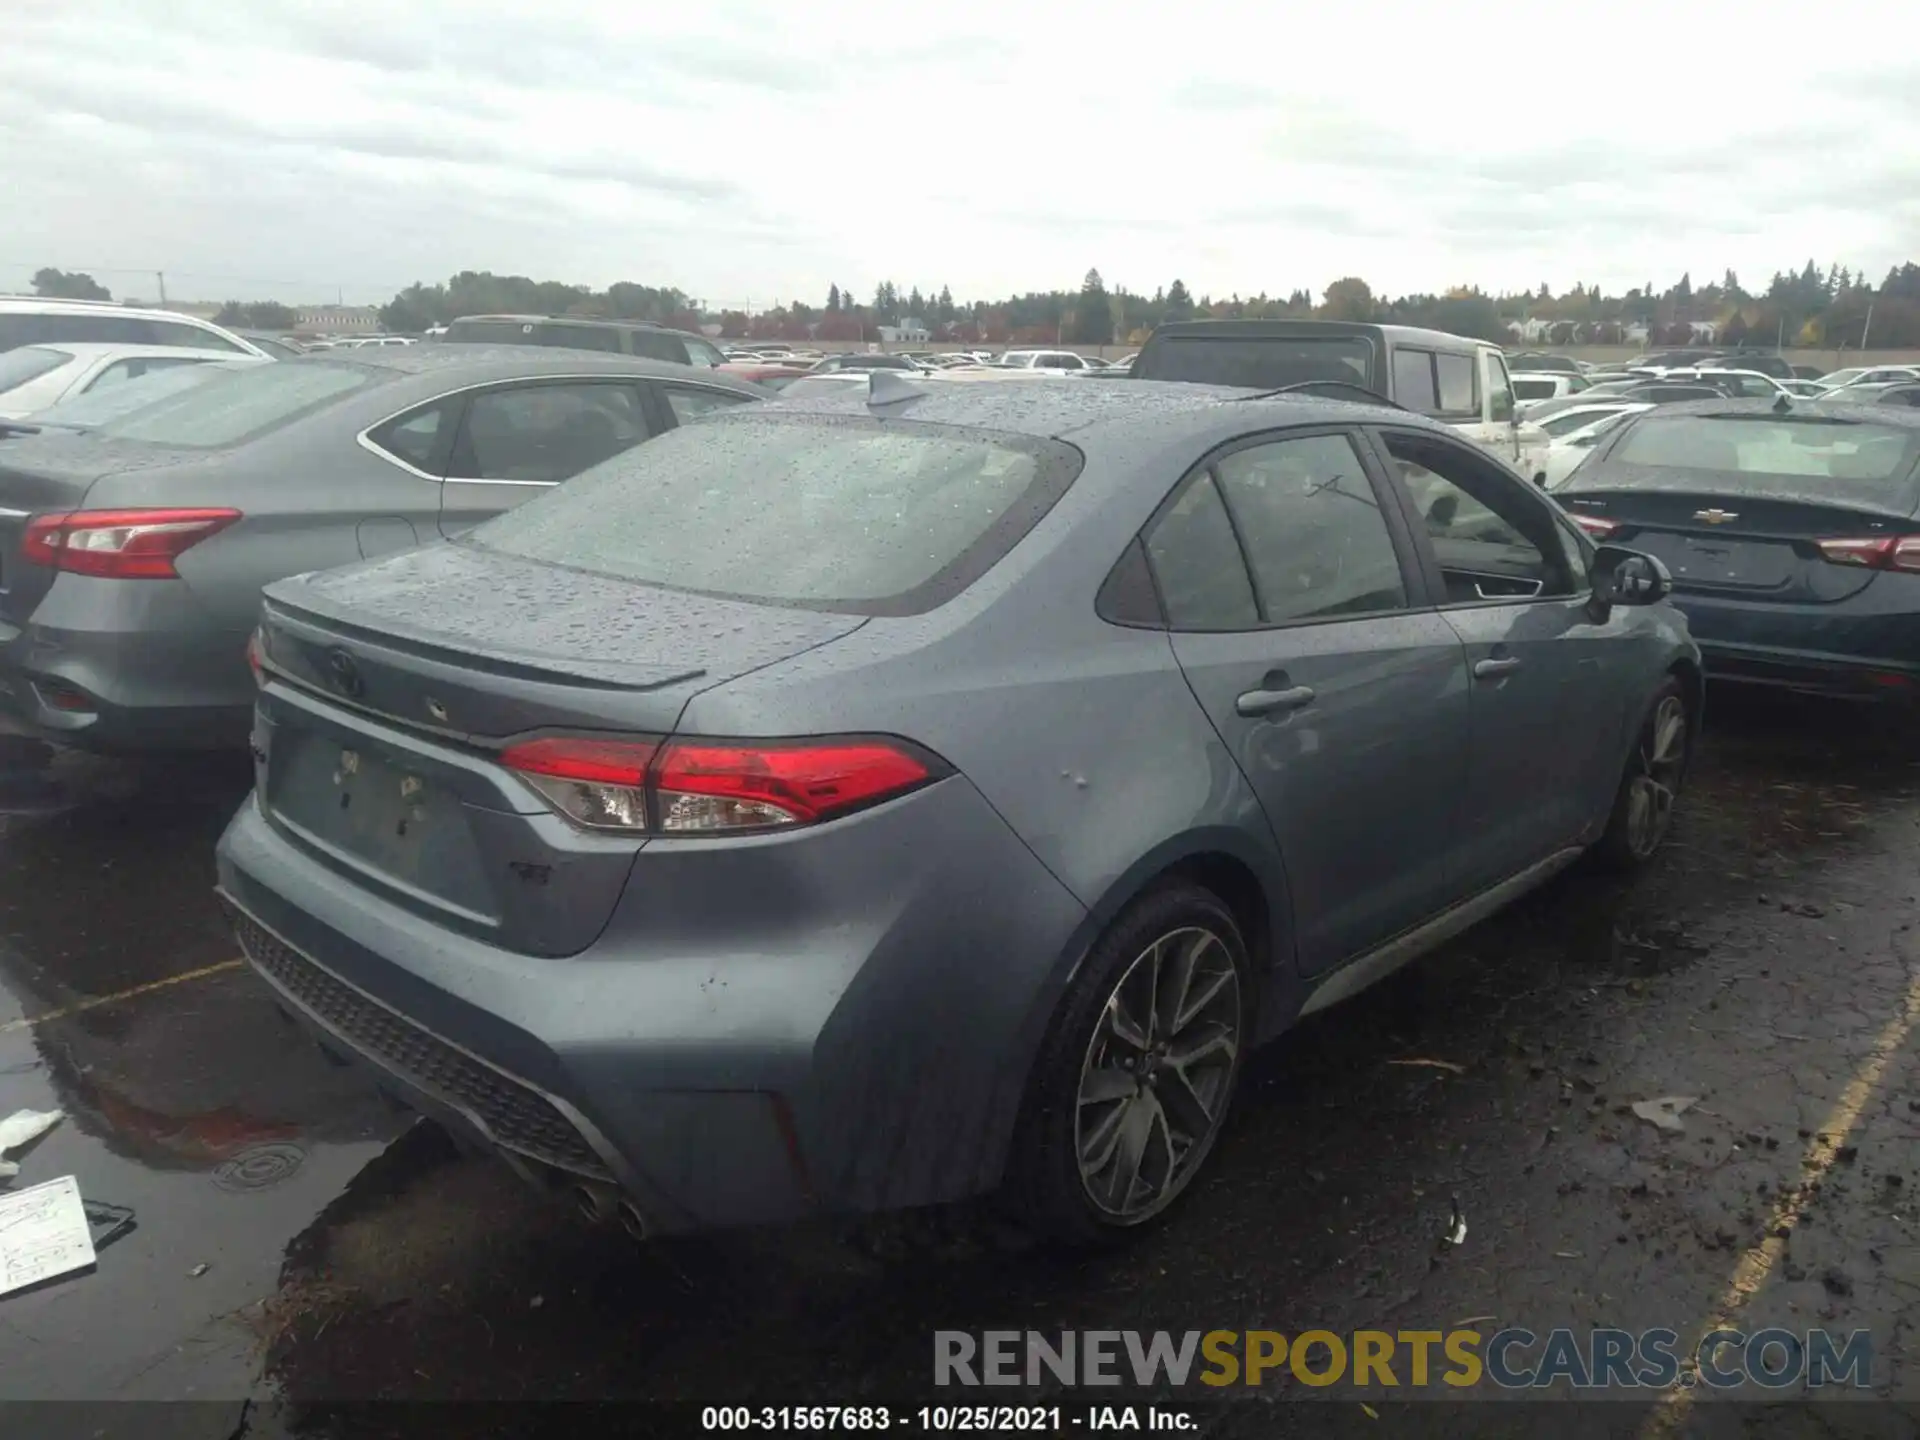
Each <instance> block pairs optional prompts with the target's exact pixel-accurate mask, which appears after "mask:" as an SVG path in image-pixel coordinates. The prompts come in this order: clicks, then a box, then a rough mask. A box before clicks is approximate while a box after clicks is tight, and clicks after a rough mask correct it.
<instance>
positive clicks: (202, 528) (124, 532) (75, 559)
mask: <svg viewBox="0 0 1920 1440" xmlns="http://www.w3.org/2000/svg"><path fill="white" fill-rule="evenodd" d="M238 519H240V512H239V511H238V510H177V509H158V508H155V509H141V510H73V511H69V512H66V513H63V514H54V515H36V516H34V517H33V519H31V520H29V521H28V522H27V529H26V534H25V536H24V537H23V538H22V540H21V559H23V560H24V561H26V563H28V564H29V565H45V566H47V567H48V568H50V569H54V570H63V571H65V572H67V573H68V574H70V575H92V576H94V577H96V578H98V579H102V580H177V579H179V578H180V572H179V571H178V570H177V569H175V568H174V561H175V560H177V559H179V558H180V556H181V555H182V554H184V553H185V552H186V551H188V550H190V549H192V548H193V547H194V546H195V545H198V544H199V543H200V542H201V541H202V540H205V539H207V538H208V537H209V536H212V535H216V534H218V533H219V532H220V531H222V530H224V529H226V528H227V527H228V526H229V525H231V524H233V523H234V522H235V521H236V520H238Z"/></svg>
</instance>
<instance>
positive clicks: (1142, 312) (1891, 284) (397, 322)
mask: <svg viewBox="0 0 1920 1440" xmlns="http://www.w3.org/2000/svg"><path fill="white" fill-rule="evenodd" d="M33 287H34V293H35V294H38V295H45V296H51V297H58V298H67V299H82V300H111V299H112V298H113V297H112V295H111V293H110V292H109V291H108V290H107V288H106V287H105V286H104V285H101V284H100V283H99V282H98V281H96V280H95V279H94V278H93V276H91V275H88V274H86V273H84V272H82V271H65V270H58V269H54V268H52V267H48V268H45V269H42V270H40V271H38V272H36V273H35V275H34V277H33ZM484 314H533V315H580V316H590V317H598V318H602V319H615V320H650V321H655V322H657V323H659V324H663V325H671V326H674V327H676V328H679V329H687V330H692V329H698V328H700V327H701V326H702V325H714V324H717V325H718V326H719V327H720V333H721V335H722V336H724V337H726V338H728V339H744V340H776V339H777V340H790V341H799V340H815V341H827V342H830V343H849V342H853V343H858V342H860V341H863V340H874V339H877V338H879V335H878V332H879V329H880V328H881V327H883V326H885V327H901V328H905V327H908V326H909V325H912V324H916V323H917V324H918V325H919V326H923V327H924V328H925V329H926V331H927V332H928V334H929V337H930V338H932V339H935V340H943V341H950V342H955V343H960V344H968V343H973V344H994V345H1005V344H1052V343H1067V344H1077V345H1110V344H1123V345H1125V344H1135V345H1137V344H1139V343H1140V342H1141V341H1142V340H1144V339H1145V338H1146V336H1147V334H1148V332H1150V331H1151V330H1152V329H1153V328H1154V327H1155V326H1157V325H1160V324H1162V323H1164V322H1166V321H1169V320H1186V319H1207V318H1215V319H1248V320H1259V319H1282V318H1307V317H1318V318H1322V319H1332V320H1375V321H1384V322H1391V323H1395V324H1402V325H1421V326H1426V327H1429V328H1432V329H1436V330H1447V331H1451V332H1453V333H1454V334H1457V335H1472V336H1477V337H1479V338H1482V339H1487V340H1494V341H1497V342H1500V343H1503V344H1504V343H1508V342H1511V341H1512V340H1514V338H1515V334H1514V327H1515V326H1516V325H1524V324H1528V323H1531V324H1532V326H1533V329H1534V332H1535V333H1536V335H1537V337H1538V339H1539V340H1542V341H1545V342H1546V343H1559V344H1566V343H1573V342H1585V343H1591V344H1608V343H1620V342H1622V341H1627V340H1631V339H1644V340H1645V341H1646V342H1647V343H1649V344H1662V343H1684V342H1685V341H1686V340H1687V339H1688V338H1689V337H1690V336H1691V334H1692V327H1693V326H1694V325H1695V324H1697V323H1700V322H1708V323H1711V324H1712V325H1713V326H1714V327H1715V333H1716V336H1717V338H1718V340H1719V341H1720V342H1721V343H1727V344H1739V343H1749V344H1766V345H1772V344H1774V343H1776V342H1779V343H1783V344H1786V345H1789V346H1803V347H1811V348H1825V349H1840V348H1849V349H1859V348H1862V347H1863V346H1865V347H1872V348H1906V347H1920V265H1917V264H1914V263H1913V262H1911V261H1909V262H1908V263H1906V264H1904V265H1896V266H1894V267H1893V268H1892V269H1890V270H1889V271H1888V272H1887V274H1886V277H1885V278H1884V279H1883V280H1881V281H1880V283H1879V284H1878V285H1875V284H1874V283H1873V282H1872V281H1871V280H1869V279H1868V277H1867V276H1866V275H1865V274H1864V273H1861V272H1856V271H1852V270H1849V269H1848V268H1847V267H1846V266H1844V265H1830V266H1828V267H1827V268H1826V269H1825V270H1822V269H1821V268H1820V267H1819V266H1818V265H1816V264H1815V263H1814V262H1813V261H1812V260H1809V261H1807V262H1806V264H1805V265H1804V266H1802V267H1801V268H1800V269H1799V270H1797V271H1796V270H1782V271H1776V272H1775V273H1774V275H1773V277H1772V279H1771V280H1770V281H1769V282H1768V284H1767V286H1766V288H1765V289H1764V290H1757V291H1749V290H1747V289H1746V288H1745V287H1744V286H1742V285H1741V283H1740V279H1739V277H1738V276H1737V275H1735V274H1734V272H1733V271H1731V270H1728V271H1727V272H1726V273H1725V274H1724V275H1723V276H1722V277H1721V278H1720V279H1719V280H1717V281H1709V282H1708V283H1706V284H1704V285H1699V286H1695V285H1694V283H1693V279H1692V276H1691V275H1690V274H1687V275H1682V276H1681V277H1680V278H1679V280H1678V281H1676V282H1675V283H1674V284H1672V285H1669V286H1667V287H1666V288H1665V289H1664V290H1662V289H1657V288H1656V287H1655V286H1654V284H1653V283H1652V282H1651V281H1649V282H1648V283H1647V284H1645V285H1641V286H1636V287H1634V288H1633V289H1630V290H1628V291H1627V292H1626V293H1625V294H1623V295H1608V294H1605V293H1604V292H1603V291H1602V290H1601V288H1600V287H1599V286H1598V285H1587V284H1576V285H1574V286H1573V288H1572V289H1571V290H1567V291H1565V292H1563V293H1561V294H1557V295H1556V294H1555V293H1554V292H1553V289H1552V287H1551V286H1549V285H1546V284H1542V285H1541V286H1540V287H1539V289H1538V290H1537V291H1531V292H1528V291H1522V292H1514V293H1503V294H1498V295H1489V294H1488V293H1486V292H1485V291H1483V290H1481V289H1480V288H1479V287H1478V286H1467V285H1461V286H1455V287H1453V288H1452V289H1449V290H1447V291H1446V292H1445V293H1444V294H1439V295H1430V294H1416V295H1401V296H1398V297H1394V298H1387V297H1385V296H1381V295H1377V294H1376V293H1375V292H1374V290H1373V287H1372V286H1370V285H1369V284H1368V283H1367V282H1366V281H1365V280H1363V279H1361V278H1360V277H1358V276H1353V275H1349V276H1344V277H1342V278H1340V279H1337V280H1334V281H1333V282H1332V283H1331V284H1329V285H1328V286H1327V287H1326V289H1325V290H1324V291H1322V292H1321V296H1320V300H1319V303H1317V304H1316V303H1315V301H1314V297H1313V294H1312V292H1310V291H1308V290H1304V289H1296V290H1291V291H1289V292H1288V293H1287V294H1286V296H1285V297H1284V298H1282V297H1280V296H1277V295H1273V296H1270V295H1268V294H1266V293H1265V292H1262V293H1260V294H1258V295H1253V296H1246V297H1243V296H1241V295H1239V294H1233V295H1228V296H1225V297H1216V296H1213V295H1200V296H1198V297H1196V296H1194V295H1193V293H1192V292H1191V291H1190V290H1189V289H1188V287H1187V286H1186V284H1185V283H1184V282H1183V281H1181V280H1178V279H1176V280H1174V281H1173V282H1172V283H1171V284H1169V285H1166V286H1163V287H1157V288H1156V289H1155V290H1154V292H1153V294H1152V295H1150V296H1149V295H1145V294H1141V293H1138V292H1136V291H1132V290H1128V289H1127V288H1125V287H1124V286H1109V285H1108V284H1107V283H1106V281H1105V280H1104V279H1103V278H1102V277H1101V274H1100V272H1099V271H1098V270H1089V271H1087V273H1086V276H1085V278H1084V279H1083V280H1082V281H1081V283H1080V286H1079V288H1078V289H1074V290H1046V291H1029V292H1027V293H1026V294H1023V295H1010V296H1007V297H1006V298H1004V299H1001V300H975V301H972V302H964V301H957V300H955V299H954V296H953V291H952V290H951V289H950V288H949V287H948V286H946V285H941V286H940V287H938V289H935V288H933V287H925V288H923V287H921V286H918V285H914V286H909V287H906V288H904V289H903V288H902V287H901V286H899V285H897V284H896V283H895V282H893V281H892V280H886V281H882V282H881V283H880V284H879V285H877V286H876V287H875V288H874V291H873V295H872V298H871V299H869V300H867V301H864V302H863V301H860V300H857V299H856V298H855V297H854V294H853V292H852V291H851V290H850V289H848V288H847V287H845V286H843V285H840V284H838V283H837V282H836V283H834V284H832V285H830V286H828V288H827V294H826V302H825V304H823V305H819V306H814V305H810V304H808V303H807V302H805V301H802V300H790V301H787V302H786V303H784V304H777V305H774V306H771V307H769V308H767V309H765V310H761V311H759V312H757V313H754V314H748V313H747V312H746V311H744V310H737V309H721V310H712V309H710V308H709V307H707V306H705V305H704V304H702V302H700V301H699V300H697V299H695V298H694V297H693V296H691V295H689V294H688V293H687V292H686V291H684V290H681V289H678V288H676V287H673V286H653V285H640V284H635V283H633V282H631V281H621V282H619V283H617V284H614V285H610V286H608V287H607V288H606V289H605V290H595V289H593V288H592V287H590V286H586V285H568V284H565V283H563V282H561V281H557V280H532V279H529V278H528V277H526V276H524V275H495V274H492V273H491V272H488V271H474V270H463V271H461V272H460V273H459V274H458V275H455V276H453V277H452V278H451V279H449V280H447V281H446V282H445V283H444V284H435V285H428V284H425V283H419V282H416V283H415V284H412V285H409V286H407V288H406V289H404V290H402V291H400V293H399V294H397V295H395V296H394V297H393V299H391V300H389V301H388V302H387V303H386V304H385V305H382V306H381V307H380V320H381V323H382V324H383V325H384V326H385V327H386V328H387V329H388V330H390V331H394V332H397V333H402V334H406V333H418V332H420V331H422V330H426V329H429V328H431V327H432V326H435V325H444V324H446V323H447V322H448V321H450V320H453V319H455V318H456V317H458V316H461V315H484ZM216 318H217V319H218V320H219V321H220V322H221V323H222V324H232V325H245V326H250V327H254V328H259V329H269V330H282V329H290V328H291V327H292V326H293V324H294V319H295V317H294V313H293V311H292V310H290V309H289V308H288V307H287V306H285V305H281V304H278V303H277V302H274V301H251V302H241V301H234V300H230V301H228V302H227V304H226V306H225V307H224V308H223V309H222V310H221V311H220V314H219V315H218V316H217V317H216Z"/></svg>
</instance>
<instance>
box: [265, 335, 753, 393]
mask: <svg viewBox="0 0 1920 1440" xmlns="http://www.w3.org/2000/svg"><path fill="white" fill-rule="evenodd" d="M275 363H277V364H281V365H357V366H360V367H361V368H363V369H367V370H383V371H389V372H391V373H392V374H393V375H394V376H395V377H396V378H397V377H399V376H404V375H432V376H435V377H445V376H448V375H454V376H458V377H460V378H461V379H463V380H467V381H469V382H470V383H473V384H484V383H486V382H487V381H489V380H512V379H516V378H519V377H522V376H540V375H632V376H650V377H652V378H654V379H659V380H681V381H687V380H692V381H697V382H701V383H710V384H717V385H718V386H719V387H720V388H722V389H726V390H736V391H738V392H740V393H741V394H743V395H752V396H756V397H758V396H762V395H764V394H766V392H765V391H764V390H761V389H758V388H757V387H755V386H752V385H749V384H747V383H746V382H745V381H743V380H741V379H740V378H739V377H738V376H735V375H728V374H726V373H725V372H723V371H718V370H714V369H711V368H708V367H705V366H696V365H676V364H674V363H673V362H672V361H668V360H649V359H646V358H644V357H643V356H639V355H616V354H613V353H612V352H610V351H606V350H568V349H564V348H562V347H560V346H557V345H372V346H362V347H360V348H358V349H352V350H321V351H317V352H314V353H310V354H306V355H297V356H295V357H294V358H293V359H291V360H281V361H277V362H275Z"/></svg>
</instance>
